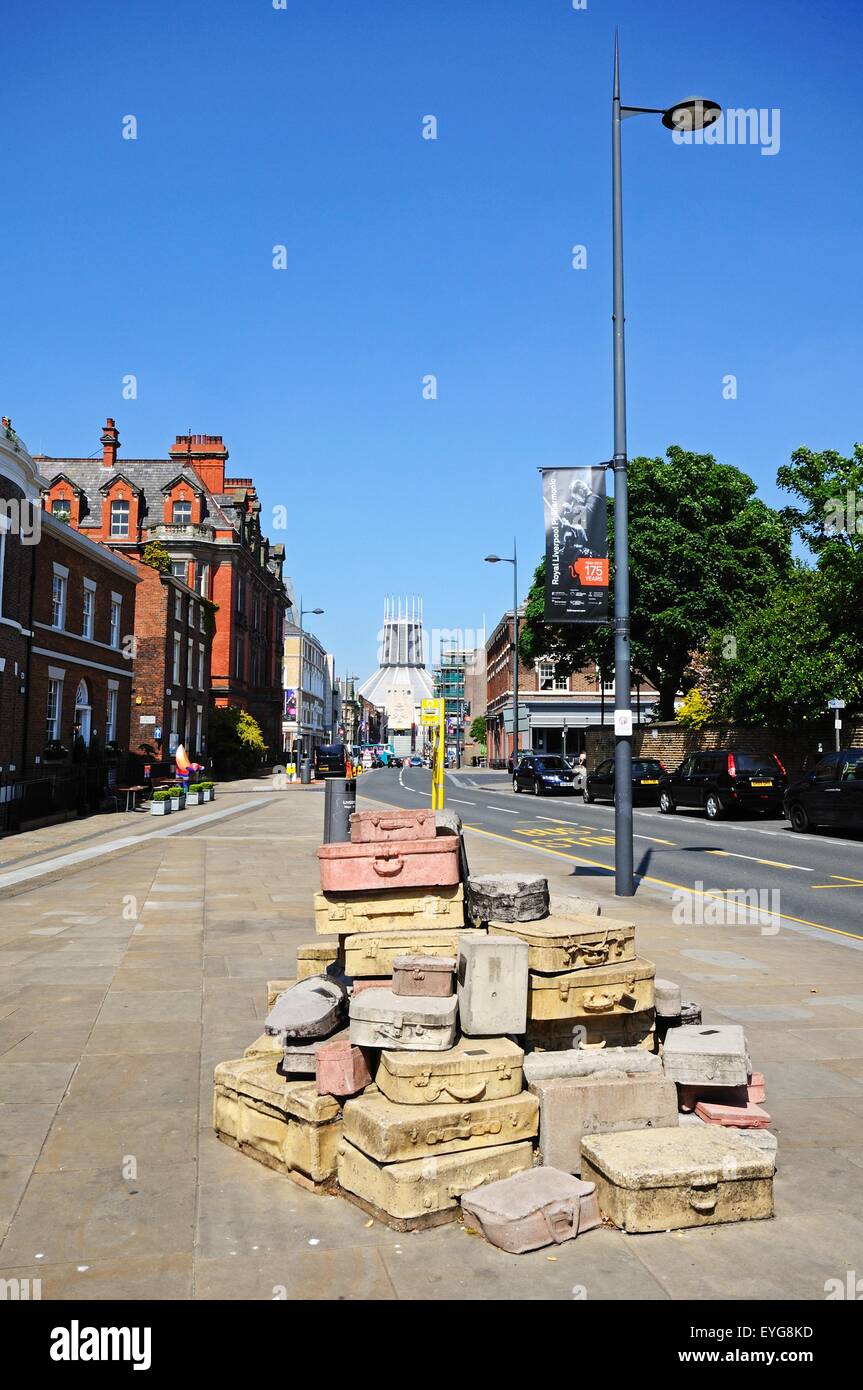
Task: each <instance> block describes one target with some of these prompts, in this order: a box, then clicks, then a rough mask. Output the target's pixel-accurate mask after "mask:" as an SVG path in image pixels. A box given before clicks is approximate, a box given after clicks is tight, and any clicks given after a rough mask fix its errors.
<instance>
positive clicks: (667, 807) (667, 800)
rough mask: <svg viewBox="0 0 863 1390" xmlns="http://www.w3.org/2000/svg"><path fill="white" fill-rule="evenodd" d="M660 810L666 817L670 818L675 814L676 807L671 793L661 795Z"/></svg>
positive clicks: (661, 793)
mask: <svg viewBox="0 0 863 1390" xmlns="http://www.w3.org/2000/svg"><path fill="white" fill-rule="evenodd" d="M659 809H660V811H661V812H662V814H663V815H664V816H670V815H673V814H674V811H675V805H674V802H673V801H672V799H671V792H660V793H659Z"/></svg>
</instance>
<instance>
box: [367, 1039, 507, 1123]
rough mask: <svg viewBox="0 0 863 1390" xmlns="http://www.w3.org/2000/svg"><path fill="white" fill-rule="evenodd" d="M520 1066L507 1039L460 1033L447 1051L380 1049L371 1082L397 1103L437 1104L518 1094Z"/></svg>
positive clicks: (495, 1098) (493, 1098)
mask: <svg viewBox="0 0 863 1390" xmlns="http://www.w3.org/2000/svg"><path fill="white" fill-rule="evenodd" d="M523 1067H524V1053H523V1052H522V1050H521V1048H520V1047H518V1046H517V1044H516V1043H514V1042H511V1041H510V1040H509V1038H460V1039H459V1041H458V1042H457V1043H456V1045H455V1047H452V1048H450V1049H449V1051H448V1052H438V1053H430V1052H387V1051H384V1052H382V1053H381V1057H380V1062H379V1064H378V1069H377V1073H376V1075H375V1081H376V1083H377V1086H378V1089H379V1090H380V1091H381V1092H382V1093H383V1095H385V1096H386V1097H387V1099H388V1100H394V1101H396V1102H397V1103H398V1104H399V1105H434V1106H435V1107H437V1106H440V1105H448V1104H449V1103H450V1102H452V1101H460V1102H465V1101H467V1102H470V1101H480V1100H498V1099H500V1098H502V1097H504V1096H515V1095H518V1093H519V1092H520V1091H521V1088H522V1081H523Z"/></svg>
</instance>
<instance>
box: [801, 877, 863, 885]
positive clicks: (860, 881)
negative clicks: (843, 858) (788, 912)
mask: <svg viewBox="0 0 863 1390" xmlns="http://www.w3.org/2000/svg"><path fill="white" fill-rule="evenodd" d="M830 877H831V878H841V879H842V882H841V883H813V884H812V887H813V888H863V878H846V876H845V874H831V875H830Z"/></svg>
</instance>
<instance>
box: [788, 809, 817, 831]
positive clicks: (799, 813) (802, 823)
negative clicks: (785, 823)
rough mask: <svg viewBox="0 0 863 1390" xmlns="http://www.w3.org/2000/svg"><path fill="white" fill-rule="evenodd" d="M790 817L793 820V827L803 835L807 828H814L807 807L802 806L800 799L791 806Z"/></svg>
mask: <svg viewBox="0 0 863 1390" xmlns="http://www.w3.org/2000/svg"><path fill="white" fill-rule="evenodd" d="M788 819H789V820H790V822H791V829H792V830H797V831H799V832H800V834H801V835H804V834H805V833H806V831H807V830H812V829H814V827H813V825H812V822H811V821H810V819H809V814H808V812H807V810H806V807H805V806H801V805H800V802H799V801H795V803H794V805H793V806H792V807H791V808H790V810H789V812H788Z"/></svg>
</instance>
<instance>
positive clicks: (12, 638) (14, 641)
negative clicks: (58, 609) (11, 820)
mask: <svg viewBox="0 0 863 1390" xmlns="http://www.w3.org/2000/svg"><path fill="white" fill-rule="evenodd" d="M42 482H43V480H42V478H41V477H40V476H39V472H38V469H37V468H36V465H35V464H34V462H33V460H32V458H31V457H30V454H29V453H28V452H27V448H26V446H25V444H24V443H23V441H22V440H20V439H19V438H18V435H17V434H16V433H15V431H14V429H13V428H12V424H11V421H10V420H8V419H7V418H6V417H5V416H4V417H3V420H2V424H0V775H3V776H4V777H5V776H8V775H9V774H12V775H14V774H16V773H19V772H20V770H21V768H22V766H23V763H24V747H25V739H26V721H27V711H28V705H29V700H28V689H27V668H28V662H29V652H30V639H31V626H30V620H31V615H32V607H33V577H34V573H35V557H36V550H37V548H38V547H37V546H36V545H35V544H34V543H33V541H34V524H39V525H41V520H42V517H41V511H40V508H41V501H40V498H41V485H42Z"/></svg>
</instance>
